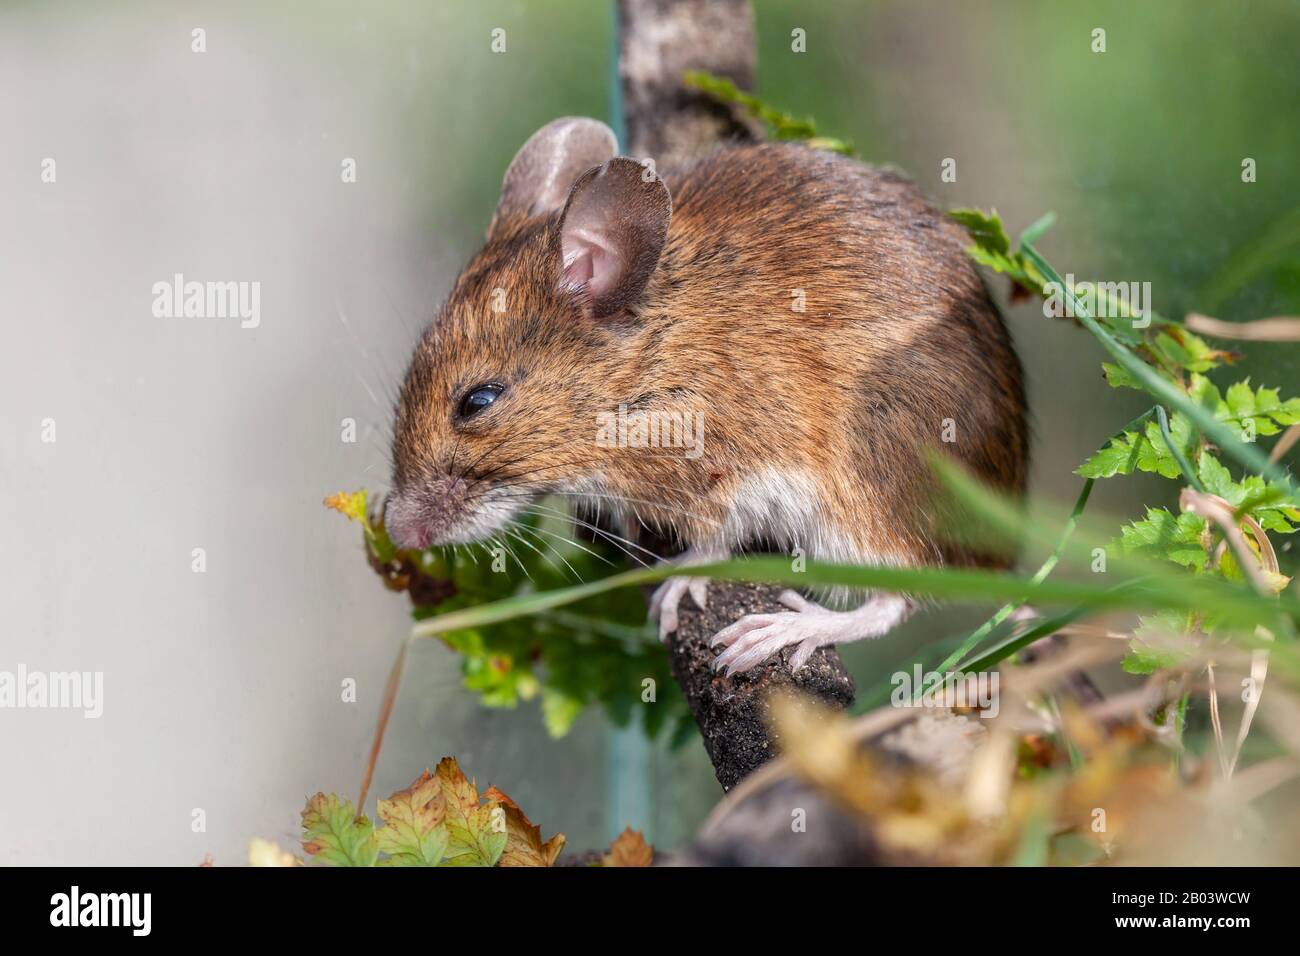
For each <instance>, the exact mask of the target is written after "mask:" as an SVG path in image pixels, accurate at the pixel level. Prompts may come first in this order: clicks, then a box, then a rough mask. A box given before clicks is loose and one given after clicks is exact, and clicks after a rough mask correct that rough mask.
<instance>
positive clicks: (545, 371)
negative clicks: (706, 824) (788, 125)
mask: <svg viewBox="0 0 1300 956" xmlns="http://www.w3.org/2000/svg"><path fill="white" fill-rule="evenodd" d="M968 245H969V241H968V239H967V237H966V235H965V233H964V231H963V230H962V228H961V227H960V225H958V224H957V223H956V222H954V221H953V220H951V219H950V218H949V217H947V216H945V215H943V214H942V213H941V212H940V211H939V210H938V209H936V208H935V207H934V206H933V205H931V204H930V203H929V202H928V201H926V200H925V199H924V198H923V197H922V195H921V193H920V191H919V190H918V189H917V188H916V186H915V185H914V184H912V183H911V182H910V181H909V180H908V179H907V178H905V177H904V176H902V175H901V174H899V173H896V172H893V171H890V170H886V169H883V168H878V167H874V166H871V165H869V164H866V163H863V162H860V161H858V160H856V159H853V158H850V157H846V156H843V155H839V154H837V153H832V152H829V151H824V150H819V149H814V148H811V147H809V146H805V145H802V144H799V143H796V142H767V143H750V144H742V143H735V144H729V145H722V146H720V147H719V148H718V149H717V150H716V151H714V152H712V153H710V154H708V155H705V156H701V157H699V158H698V159H694V160H692V161H690V162H688V163H684V164H682V165H681V166H680V167H679V168H673V169H662V170H659V169H656V168H655V165H654V163H653V161H651V160H646V159H634V158H631V157H627V156H623V155H620V153H619V148H618V142H617V139H616V137H615V135H614V133H613V132H612V131H611V130H610V128H609V127H608V126H607V125H605V124H604V123H601V122H600V121H598V120H595V119H589V118H583V117H566V118H562V119H558V120H555V121H553V122H551V123H548V124H547V125H545V126H543V127H542V128H541V129H539V130H538V131H537V132H536V133H534V134H533V135H532V136H531V137H529V139H528V140H527V142H525V143H524V145H523V146H522V147H521V148H520V149H519V151H518V153H517V154H516V156H515V157H514V159H513V161H512V162H511V163H510V164H509V166H508V168H507V169H506V172H505V176H504V179H503V182H502V187H501V194H500V199H499V201H498V204H497V207H496V210H495V212H494V213H493V215H492V217H491V221H490V224H489V226H488V229H487V236H486V241H485V243H484V245H483V247H482V249H481V250H480V251H479V252H478V253H477V254H476V255H474V256H473V258H471V259H470V260H469V262H468V264H467V265H466V266H465V268H464V269H463V271H462V272H461V273H460V274H459V276H458V277H457V278H456V280H455V282H454V284H453V285H452V288H451V290H450V292H449V294H448V295H447V298H446V300H445V301H444V302H443V304H442V305H441V307H440V308H439V309H438V310H437V312H436V315H435V317H434V318H433V320H432V322H431V323H430V324H429V326H428V328H427V329H426V330H425V331H424V332H423V334H422V335H421V337H420V338H419V340H418V342H417V344H416V345H415V347H414V350H413V353H412V356H411V359H410V363H409V366H408V368H407V370H406V374H405V376H404V379H403V382H402V385H401V388H400V392H399V395H398V399H397V403H396V410H395V418H396V422H395V427H394V432H393V443H392V458H393V472H392V486H391V491H390V493H389V495H388V496H387V498H386V502H385V505H384V517H385V522H386V526H387V528H388V531H389V534H390V535H391V537H392V539H393V541H394V542H395V543H396V544H398V545H399V546H400V547H406V548H428V547H433V546H438V545H459V544H469V543H472V542H482V541H485V540H491V539H492V538H493V537H494V536H504V535H507V534H509V533H510V532H511V529H512V527H517V525H516V524H515V523H516V522H518V521H519V519H520V518H521V516H523V515H527V514H529V513H535V512H536V509H537V508H538V507H539V504H538V503H539V502H540V501H541V499H543V498H544V497H546V496H560V497H561V498H563V499H565V500H566V501H568V502H570V503H571V505H572V506H573V508H574V509H575V513H583V512H585V513H591V514H598V515H604V516H607V517H613V518H614V519H615V520H618V521H622V522H626V523H628V524H629V525H639V526H640V527H641V528H644V529H647V530H648V531H650V532H652V533H653V534H654V535H655V536H657V537H658V538H661V539H663V540H666V541H669V542H672V543H673V544H674V545H675V546H676V547H677V548H679V549H680V554H678V555H677V556H676V557H674V558H672V560H675V561H679V562H683V563H685V562H708V561H713V560H718V559H723V558H726V557H728V556H734V555H740V554H744V553H746V552H747V551H749V550H752V549H754V548H755V547H757V546H759V544H760V543H761V546H762V547H764V548H773V549H777V550H780V551H783V552H785V553H790V554H801V555H806V556H807V557H808V558H811V559H815V560H823V561H831V562H841V563H853V564H865V565H877V566H879V565H886V566H896V567H924V566H959V567H960V566H987V567H1005V566H1006V565H1007V564H1008V562H1009V560H1010V559H1009V558H1008V557H1006V556H1005V555H990V554H986V553H982V552H980V551H977V550H974V549H972V548H971V547H967V546H962V545H960V544H955V543H954V542H953V541H952V540H950V537H951V536H945V535H944V534H942V531H943V528H942V527H941V520H940V517H939V514H940V513H939V511H938V510H937V509H936V508H935V507H934V494H935V491H936V489H937V486H936V479H935V478H934V476H933V474H932V471H931V469H930V467H929V464H928V456H929V455H930V454H931V453H932V451H933V450H935V449H937V450H939V451H941V452H943V453H944V454H946V455H947V456H949V457H950V458H951V459H954V460H955V461H956V462H957V463H959V464H960V465H961V466H962V467H964V468H965V469H966V470H967V471H968V472H969V473H970V474H972V475H973V476H974V477H976V478H977V479H979V480H980V481H982V482H983V483H985V484H986V485H988V486H991V487H993V488H995V489H997V490H999V491H1001V492H1004V493H1006V494H1008V495H1012V496H1017V495H1023V493H1024V490H1025V483H1026V472H1027V467H1028V445H1029V437H1028V425H1027V411H1026V402H1025V393H1024V385H1023V374H1022V369H1021V365H1020V362H1019V359H1018V358H1017V355H1016V351H1015V348H1014V346H1013V343H1012V340H1011V335H1010V333H1009V331H1008V328H1007V326H1006V324H1005V322H1004V320H1003V318H1002V315H1001V313H1000V311H999V309H998V308H997V307H996V305H995V304H994V302H993V300H992V298H991V296H990V294H989V291H988V289H987V287H986V285H985V283H984V281H983V278H982V277H981V276H980V275H979V273H978V272H977V271H976V268H975V266H974V264H973V263H972V262H971V260H970V258H969V257H968V256H967V254H966V252H965V249H966V247H967V246H968ZM814 598H816V600H815V599H814ZM688 599H689V600H690V601H692V602H694V603H695V604H696V605H698V606H700V607H704V606H705V605H706V603H707V601H708V582H707V580H706V579H705V578H701V577H689V576H685V575H675V576H673V577H669V578H667V579H666V580H665V581H664V582H663V583H662V584H661V585H660V586H659V588H658V590H656V591H655V593H654V594H653V596H652V598H651V600H650V615H651V617H652V618H653V619H656V620H657V621H658V629H659V632H660V635H661V637H662V638H664V639H665V640H671V639H672V635H673V634H674V633H675V632H676V630H677V626H678V617H679V613H678V612H679V609H680V608H681V606H682V602H683V601H685V600H688ZM920 603H921V602H920V601H919V600H918V599H916V598H914V597H912V596H909V595H906V594H895V593H889V592H851V593H850V594H849V595H847V596H845V595H844V594H836V595H830V596H825V595H820V594H817V593H815V592H814V594H813V598H810V597H808V596H806V595H805V594H804V593H801V592H800V591H798V590H793V589H791V590H788V591H785V592H783V593H782V595H781V604H782V605H783V606H784V610H783V611H779V612H776V613H768V614H752V615H748V616H746V617H743V618H741V619H740V620H738V621H736V622H735V623H734V624H731V625H730V626H728V627H725V628H723V629H722V630H721V631H719V632H718V633H717V634H716V635H714V636H713V638H712V640H711V642H710V643H711V645H712V647H714V648H715V649H716V650H717V651H718V653H717V657H716V659H715V663H714V669H715V670H716V671H718V672H720V673H722V674H725V675H727V676H731V675H735V674H738V673H742V672H744V671H747V670H750V669H752V668H754V667H756V666H758V665H760V664H762V663H763V662H765V661H768V660H769V659H772V658H773V657H774V656H776V655H778V654H780V653H781V652H782V651H784V650H785V649H787V648H793V651H792V652H790V653H789V654H788V655H786V656H787V658H788V665H789V666H790V667H791V668H792V669H795V670H798V669H799V668H800V667H803V666H804V665H806V664H807V662H808V660H809V658H810V657H811V655H812V654H813V653H814V652H815V651H816V650H817V649H818V648H820V647H824V646H827V645H835V644H842V643H845V642H849V641H855V640H862V639H867V638H874V637H880V636H882V635H884V634H887V633H889V632H890V631H892V630H893V629H894V628H896V627H898V626H899V625H900V624H902V623H903V622H904V621H905V620H907V618H908V617H909V616H910V615H912V614H913V613H914V611H915V610H916V609H917V608H918V607H919V606H920Z"/></svg>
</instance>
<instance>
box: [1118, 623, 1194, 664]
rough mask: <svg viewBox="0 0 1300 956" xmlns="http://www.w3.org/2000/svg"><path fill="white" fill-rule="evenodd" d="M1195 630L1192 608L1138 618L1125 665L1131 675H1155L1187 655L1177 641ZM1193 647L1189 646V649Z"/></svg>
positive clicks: (1125, 658) (1179, 641)
mask: <svg viewBox="0 0 1300 956" xmlns="http://www.w3.org/2000/svg"><path fill="white" fill-rule="evenodd" d="M1195 630H1196V615H1195V613H1193V612H1189V611H1158V612H1156V613H1155V614H1149V615H1143V616H1141V617H1139V618H1138V626H1137V628H1136V629H1135V630H1134V631H1133V640H1132V641H1130V642H1129V653H1128V654H1127V655H1126V656H1125V657H1124V660H1123V662H1122V665H1121V666H1122V667H1123V668H1124V670H1125V672H1127V673H1129V674H1153V673H1155V672H1156V671H1159V670H1166V669H1168V668H1170V667H1176V666H1177V665H1178V664H1179V663H1180V662H1181V661H1183V660H1184V659H1185V658H1186V657H1187V654H1186V653H1184V652H1180V650H1179V649H1178V644H1179V643H1181V642H1182V641H1183V640H1185V639H1186V638H1187V637H1188V636H1189V635H1191V634H1192V632H1193V631H1195ZM1188 650H1190V647H1189V648H1188Z"/></svg>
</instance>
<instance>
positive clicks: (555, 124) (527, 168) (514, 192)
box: [488, 116, 618, 236]
mask: <svg viewBox="0 0 1300 956" xmlns="http://www.w3.org/2000/svg"><path fill="white" fill-rule="evenodd" d="M616 155H618V140H617V139H616V138H615V137H614V131H613V130H611V129H610V128H609V127H608V126H606V125H605V124H604V123H602V122H600V121H599V120H594V119H586V118H584V117H580V116H566V117H564V118H563V119H557V120H553V121H552V122H550V123H547V124H546V125H545V126H543V127H542V128H541V129H539V130H538V131H537V132H536V133H534V134H533V135H532V136H530V137H528V142H526V143H524V145H523V146H521V147H520V148H519V152H518V153H516V154H515V158H514V159H513V160H512V161H511V163H510V168H509V169H507V170H506V175H505V179H504V180H503V181H502V183H501V199H500V200H499V201H498V202H497V210H496V214H495V215H493V217H492V224H491V225H490V226H488V235H489V236H491V235H492V233H493V231H494V230H495V229H496V228H497V226H498V225H499V224H500V223H501V222H502V221H504V220H506V219H510V218H513V217H515V216H535V215H537V214H538V213H544V212H552V211H553V210H556V209H559V208H560V206H562V205H564V199H565V197H566V196H568V194H569V187H570V186H572V185H573V181H574V180H575V179H577V178H578V177H579V176H580V175H581V174H582V173H584V172H586V171H587V170H588V169H591V167H593V166H599V165H600V164H601V163H603V162H605V161H606V160H607V159H609V158H610V157H612V156H616Z"/></svg>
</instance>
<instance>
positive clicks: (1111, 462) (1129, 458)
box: [1074, 432, 1146, 478]
mask: <svg viewBox="0 0 1300 956" xmlns="http://www.w3.org/2000/svg"><path fill="white" fill-rule="evenodd" d="M1145 443H1146V439H1145V437H1144V436H1143V435H1142V434H1140V433H1139V432H1124V433H1123V434H1122V435H1117V436H1116V437H1114V438H1112V439H1111V440H1110V442H1109V443H1108V444H1107V445H1106V446H1105V447H1104V448H1102V449H1101V450H1100V451H1098V452H1097V453H1096V454H1095V455H1093V456H1092V457H1091V458H1089V459H1088V460H1087V461H1085V462H1084V463H1083V464H1082V465H1080V466H1079V467H1078V468H1076V469H1075V470H1074V473H1075V474H1076V475H1081V476H1082V477H1084V478H1110V477H1111V476H1113V475H1130V474H1132V473H1133V469H1134V468H1136V467H1137V465H1138V456H1139V455H1140V454H1141V452H1142V446H1143V445H1144V444H1145Z"/></svg>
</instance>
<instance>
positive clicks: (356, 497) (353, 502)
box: [325, 489, 367, 524]
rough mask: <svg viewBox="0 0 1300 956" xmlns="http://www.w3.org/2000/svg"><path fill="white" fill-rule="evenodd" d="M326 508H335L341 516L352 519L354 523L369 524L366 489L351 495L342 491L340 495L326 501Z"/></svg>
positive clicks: (332, 496)
mask: <svg viewBox="0 0 1300 956" xmlns="http://www.w3.org/2000/svg"><path fill="white" fill-rule="evenodd" d="M325 507H326V508H333V509H334V510H335V511H337V512H338V513H339V514H341V515H343V516H344V517H346V518H351V519H352V520H353V521H360V522H361V523H362V524H366V523H367V519H366V492H365V489H362V490H361V491H353V492H351V493H349V492H346V491H340V492H339V493H338V494H335V495H330V496H329V497H328V498H326V499H325Z"/></svg>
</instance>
